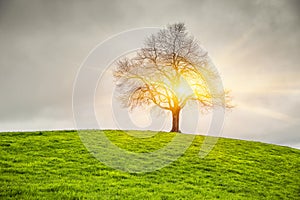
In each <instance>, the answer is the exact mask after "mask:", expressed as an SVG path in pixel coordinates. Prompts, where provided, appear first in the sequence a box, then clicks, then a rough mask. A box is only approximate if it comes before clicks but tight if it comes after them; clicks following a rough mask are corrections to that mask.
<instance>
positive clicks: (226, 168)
mask: <svg viewBox="0 0 300 200" xmlns="http://www.w3.org/2000/svg"><path fill="white" fill-rule="evenodd" d="M106 135H107V136H108V137H109V138H110V139H111V140H112V141H114V143H115V144H116V145H118V146H120V147H122V148H125V149H128V150H130V151H136V152H147V151H153V150H155V149H158V148H161V147H162V146H163V145H165V144H166V143H167V142H169V141H170V140H171V139H172V137H173V136H174V134H173V133H159V134H157V135H155V136H154V137H151V138H147V139H138V138H134V137H131V136H128V135H126V134H124V133H122V132H120V131H106ZM203 139H204V138H203V137H202V136H197V137H196V139H195V140H194V142H193V144H192V145H191V146H190V148H189V149H188V150H187V151H186V153H185V154H184V156H182V157H180V158H179V159H178V160H177V161H175V162H173V163H171V164H170V165H169V166H167V167H165V168H162V169H160V170H157V171H154V172H150V173H140V174H134V173H126V172H121V171H117V170H114V169H112V168H110V167H107V166H105V165H104V164H102V163H101V162H99V161H98V160H97V159H95V158H94V157H93V156H92V155H91V154H90V153H89V152H88V151H87V150H86V148H85V146H84V145H83V143H82V142H81V140H80V138H79V136H78V133H77V132H76V131H53V132H52V131H45V132H25V133H24V132H12V133H0V174H1V175H0V199H10V198H11V199H300V150H297V149H293V148H289V147H282V146H276V145H271V144H264V143H259V142H249V141H241V140H233V139H225V138H220V139H219V140H218V143H217V145H216V146H215V148H214V149H213V150H212V151H211V152H210V154H209V155H208V156H207V157H205V158H204V159H201V158H199V156H198V153H199V149H200V146H201V143H202V142H203Z"/></svg>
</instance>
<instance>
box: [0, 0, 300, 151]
mask: <svg viewBox="0 0 300 200" xmlns="http://www.w3.org/2000/svg"><path fill="white" fill-rule="evenodd" d="M175 22H184V23H185V24H186V27H187V29H188V31H189V33H191V34H192V35H194V37H195V38H197V40H199V41H200V42H201V44H202V45H203V46H204V47H205V48H206V50H207V51H208V53H209V56H210V57H211V59H212V61H213V62H214V64H215V65H216V67H217V68H218V70H219V72H220V74H221V77H222V79H223V84H224V87H225V88H228V89H230V90H231V91H232V96H233V99H234V103H235V105H236V107H235V108H234V109H232V110H231V111H229V112H227V113H226V116H225V123H224V128H223V132H222V136H223V137H231V138H240V139H247V140H255V141H263V142H268V143H274V144H280V145H287V146H291V147H296V148H300V134H299V130H300V123H299V122H300V101H299V100H300V79H299V75H300V66H299V55H300V26H299V25H300V1H297V0H286V1H281V0H272V1H271V0H253V1H248V0H224V1H216V0H203V1H202V0H180V1H179V0H165V1H161V0H152V1H146V0H142V1H140V0H127V1H122V0H117V1H116V0H109V1H108V0H107V1H67V0H65V1H58V0H53V1H35V0H28V1H22V0H19V1H17V0H11V1H4V0H1V1H0V44H1V45H0V52H1V53H0V94H1V96H0V97H1V98H0V99H1V100H0V131H21V130H22V131H24V130H45V129H47V130H48V129H74V128H76V125H75V124H74V119H73V111H72V92H73V84H74V81H75V80H76V74H77V72H78V70H79V68H80V66H81V64H82V62H83V60H84V59H85V58H86V57H87V55H88V54H89V52H90V51H91V50H92V49H93V48H94V47H95V46H96V45H98V44H99V43H100V42H102V41H104V40H106V39H107V38H109V37H111V36H112V35H114V34H117V33H120V32H122V31H125V30H131V29H134V28H141V27H164V26H166V25H167V24H171V23H175ZM111 67H113V66H111ZM107 77H108V79H107V81H109V72H108V76H107ZM110 86H112V83H111V85H110ZM110 86H109V87H110ZM109 87H107V88H109ZM96 100H97V102H104V103H103V104H101V103H99V104H97V105H98V107H97V110H96V111H95V112H96V113H97V116H98V118H99V119H101V120H102V121H103V120H104V121H103V124H104V125H103V126H104V127H103V128H120V127H118V126H116V125H114V123H113V120H112V119H111V113H110V112H112V111H111V110H109V109H108V110H105V108H107V107H109V106H110V107H111V106H112V102H113V103H114V105H115V104H116V105H117V102H114V100H113V99H111V96H109V94H107V95H106V94H103V93H101V94H98V95H97V98H96ZM100 104H101V105H102V107H101V105H100ZM194 110H195V109H190V110H188V109H187V111H186V114H183V115H184V116H183V117H182V118H183V120H182V121H183V122H182V123H185V124H183V129H184V130H186V132H189V129H188V128H189V124H192V123H194V121H193V119H194V117H189V116H194V115H197V113H194ZM120 112H121V110H120ZM122 112H127V111H126V110H122ZM189 112H190V113H189ZM130 115H135V116H138V117H133V121H134V123H136V124H139V126H144V125H145V126H146V125H147V123H148V122H149V116H148V115H147V116H146V115H144V111H139V110H138V111H136V113H133V114H132V113H131V114H130ZM120 116H121V115H120ZM145 116H146V118H147V119H142V117H145ZM150 117H151V116H150ZM199 117H200V118H201V119H200V121H201V120H202V121H201V123H200V124H199V125H200V129H201V130H202V131H204V132H205V129H207V126H208V125H207V124H208V123H207V122H208V121H209V118H210V115H209V114H208V115H206V116H202V115H201V116H199ZM165 119H167V118H165ZM105 120H106V121H105ZM166 121H167V122H166V123H168V119H167V120H166ZM143 123H145V124H143ZM141 124H142V125H141ZM166 127H168V124H167V125H166ZM127 128H130V127H127Z"/></svg>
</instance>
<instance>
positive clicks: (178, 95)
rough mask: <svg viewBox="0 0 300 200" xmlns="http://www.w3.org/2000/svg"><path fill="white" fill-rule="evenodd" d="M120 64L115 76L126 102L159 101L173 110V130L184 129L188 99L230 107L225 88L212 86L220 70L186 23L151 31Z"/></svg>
mask: <svg viewBox="0 0 300 200" xmlns="http://www.w3.org/2000/svg"><path fill="white" fill-rule="evenodd" d="M116 65H117V67H116V69H115V71H114V78H115V80H116V86H117V89H118V91H119V93H120V100H121V102H122V104H123V105H124V106H125V107H127V108H130V109H133V108H135V107H137V106H151V105H156V106H158V107H160V108H161V109H165V110H169V111H170V112H172V129H171V132H180V131H179V115H180V111H181V110H182V108H183V107H184V106H185V105H186V104H187V102H188V101H196V102H198V103H199V104H200V106H201V107H202V108H204V109H210V108H212V107H213V106H224V107H230V105H229V103H228V102H227V99H228V98H227V95H226V93H225V92H222V93H220V92H213V91H212V88H213V87H211V86H210V87H209V84H210V85H213V82H214V81H213V80H214V79H215V78H216V77H218V74H217V72H216V71H215V70H214V69H213V68H212V67H211V63H210V61H209V58H208V56H207V52H206V51H205V50H204V49H203V48H202V47H201V46H200V45H199V44H198V43H197V41H196V40H195V39H194V37H193V36H191V35H189V34H188V33H187V31H186V28H185V25H184V24H183V23H176V24H172V25H169V26H167V27H166V28H164V29H162V30H160V31H159V32H158V33H157V34H153V35H151V36H150V37H149V38H147V39H146V40H145V46H144V47H143V48H141V49H140V50H138V51H137V52H136V54H135V55H134V56H131V57H124V58H121V59H119V60H118V61H117V63H116ZM208 80H210V82H209V81H208ZM224 99H225V101H224Z"/></svg>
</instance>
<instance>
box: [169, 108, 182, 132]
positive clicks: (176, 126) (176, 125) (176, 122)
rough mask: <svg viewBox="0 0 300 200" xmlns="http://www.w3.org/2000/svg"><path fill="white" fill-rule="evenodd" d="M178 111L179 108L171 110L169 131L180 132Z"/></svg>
mask: <svg viewBox="0 0 300 200" xmlns="http://www.w3.org/2000/svg"><path fill="white" fill-rule="evenodd" d="M179 113H180V109H176V110H174V111H172V130H171V131H170V132H178V133H180V130H179Z"/></svg>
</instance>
